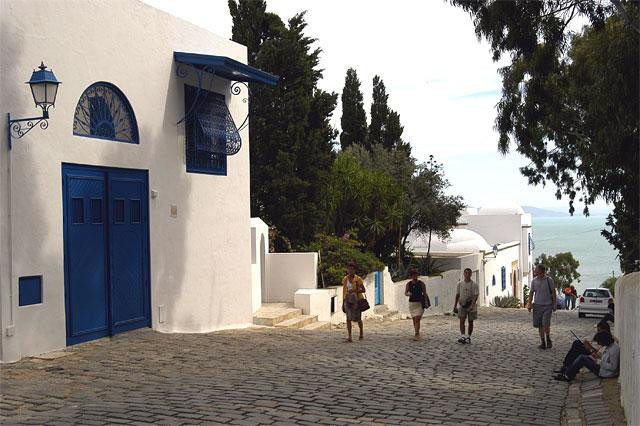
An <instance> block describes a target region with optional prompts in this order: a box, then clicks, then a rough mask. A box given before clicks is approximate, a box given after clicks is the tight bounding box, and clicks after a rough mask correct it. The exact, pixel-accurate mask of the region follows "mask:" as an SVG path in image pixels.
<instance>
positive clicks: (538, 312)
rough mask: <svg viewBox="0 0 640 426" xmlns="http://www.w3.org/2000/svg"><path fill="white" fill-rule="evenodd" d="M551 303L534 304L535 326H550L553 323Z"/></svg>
mask: <svg viewBox="0 0 640 426" xmlns="http://www.w3.org/2000/svg"><path fill="white" fill-rule="evenodd" d="M552 312H553V309H552V306H551V305H536V304H534V305H533V326H534V327H535V328H540V327H548V326H550V325H551V313H552Z"/></svg>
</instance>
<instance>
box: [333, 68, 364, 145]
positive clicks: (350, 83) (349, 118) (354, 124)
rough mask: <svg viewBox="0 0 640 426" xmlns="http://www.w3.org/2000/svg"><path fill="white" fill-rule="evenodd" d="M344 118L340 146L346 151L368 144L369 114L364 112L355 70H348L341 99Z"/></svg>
mask: <svg viewBox="0 0 640 426" xmlns="http://www.w3.org/2000/svg"><path fill="white" fill-rule="evenodd" d="M340 100H341V103H342V117H341V118H340V127H341V128H342V133H340V146H341V147H342V150H343V151H344V150H345V149H347V148H348V147H349V146H351V145H354V144H357V145H363V146H366V144H367V130H368V129H367V114H366V112H365V111H364V100H363V96H362V91H361V90H360V80H359V79H358V74H357V72H356V70H354V69H353V68H349V69H348V70H347V75H346V77H345V79H344V88H343V89H342V96H341V98H340Z"/></svg>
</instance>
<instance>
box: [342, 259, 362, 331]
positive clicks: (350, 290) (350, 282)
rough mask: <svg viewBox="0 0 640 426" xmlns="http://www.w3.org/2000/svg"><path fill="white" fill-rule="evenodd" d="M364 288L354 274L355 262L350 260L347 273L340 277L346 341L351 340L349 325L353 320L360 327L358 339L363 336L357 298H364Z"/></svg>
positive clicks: (360, 279)
mask: <svg viewBox="0 0 640 426" xmlns="http://www.w3.org/2000/svg"><path fill="white" fill-rule="evenodd" d="M365 292H366V289H365V287H364V282H363V281H362V278H360V277H359V276H357V275H356V264H355V262H353V261H351V262H349V263H347V275H346V276H345V277H344V278H343V279H342V310H343V312H344V313H345V314H347V333H348V337H347V342H352V341H353V340H352V339H351V325H352V322H353V321H356V322H357V323H358V327H359V328H360V337H359V340H362V339H363V338H364V335H363V332H362V312H361V311H360V306H359V304H358V300H361V299H363V298H364V293H365Z"/></svg>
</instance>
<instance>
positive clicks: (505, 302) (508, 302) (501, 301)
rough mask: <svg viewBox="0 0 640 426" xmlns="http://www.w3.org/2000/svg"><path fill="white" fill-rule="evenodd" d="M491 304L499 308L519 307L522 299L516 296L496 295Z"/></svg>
mask: <svg viewBox="0 0 640 426" xmlns="http://www.w3.org/2000/svg"><path fill="white" fill-rule="evenodd" d="M491 306H495V307H497V308H519V307H520V301H519V300H518V298H517V297H514V296H502V297H501V296H496V297H495V298H494V299H493V303H492V304H491Z"/></svg>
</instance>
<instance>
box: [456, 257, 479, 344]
mask: <svg viewBox="0 0 640 426" xmlns="http://www.w3.org/2000/svg"><path fill="white" fill-rule="evenodd" d="M471 273H472V271H471V269H469V268H467V269H465V270H464V280H462V281H460V282H459V283H458V287H457V289H456V300H455V302H453V312H457V313H458V318H459V319H460V338H459V339H458V342H459V343H471V333H473V321H474V320H476V319H477V318H478V304H477V302H478V295H479V294H480V289H479V287H478V283H476V282H474V281H473V280H472V279H471ZM465 319H468V320H469V335H468V336H465V333H464V331H465V330H464V329H465V327H464V322H465Z"/></svg>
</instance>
